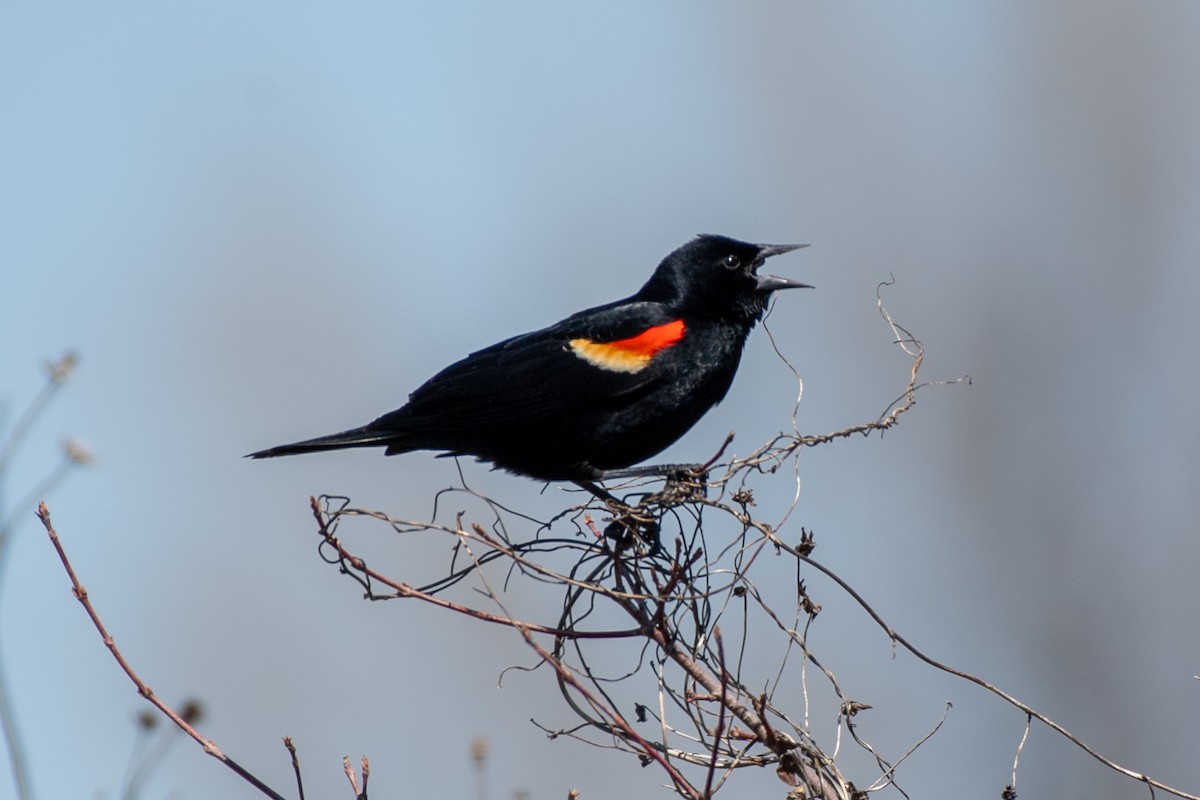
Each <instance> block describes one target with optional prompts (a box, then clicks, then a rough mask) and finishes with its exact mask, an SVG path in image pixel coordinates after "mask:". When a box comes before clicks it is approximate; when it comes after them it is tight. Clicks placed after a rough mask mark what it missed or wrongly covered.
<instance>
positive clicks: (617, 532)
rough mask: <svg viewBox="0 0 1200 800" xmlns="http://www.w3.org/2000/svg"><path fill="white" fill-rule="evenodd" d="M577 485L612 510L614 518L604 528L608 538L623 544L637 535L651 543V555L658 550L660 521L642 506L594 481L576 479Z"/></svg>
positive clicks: (619, 544)
mask: <svg viewBox="0 0 1200 800" xmlns="http://www.w3.org/2000/svg"><path fill="white" fill-rule="evenodd" d="M575 485H576V486H579V487H580V488H581V489H586V490H587V491H589V492H591V493H592V494H593V495H595V497H596V498H597V499H599V500H600V501H602V502H603V503H604V504H605V505H606V506H608V510H609V511H610V512H612V514H613V520H612V522H610V523H608V525H606V526H605V528H604V537H605V538H606V539H612V540H614V541H615V542H616V543H617V545H618V546H621V545H623V544H627V543H629V542H630V541H631V539H632V537H633V536H636V537H638V538H640V539H641V540H642V541H644V542H646V543H648V544H649V545H650V555H654V554H656V553H657V552H658V550H659V543H658V522H656V521H655V520H654V519H653V517H651V516H649V515H648V514H647V512H646V510H645V509H644V508H642V506H638V507H637V508H634V507H633V506H631V505H629V504H628V503H626V502H624V501H623V500H621V499H619V498H618V497H616V496H615V495H613V494H612V493H611V492H608V491H607V490H605V489H604V488H603V487H601V486H599V485H598V484H596V483H595V482H594V481H575Z"/></svg>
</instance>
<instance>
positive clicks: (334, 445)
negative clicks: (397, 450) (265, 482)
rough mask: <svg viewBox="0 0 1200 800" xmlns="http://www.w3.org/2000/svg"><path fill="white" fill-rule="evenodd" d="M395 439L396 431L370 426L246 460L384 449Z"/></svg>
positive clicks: (261, 452)
mask: <svg viewBox="0 0 1200 800" xmlns="http://www.w3.org/2000/svg"><path fill="white" fill-rule="evenodd" d="M395 439H396V432H395V431H382V430H379V429H378V428H372V427H371V426H369V425H368V426H366V427H363V428H354V429H353V430H348V431H342V432H341V433H332V434H330V435H329V436H318V437H317V438H316V439H305V440H304V441H302V442H293V443H291V444H281V445H279V446H278V447H269V448H267V449H266V450H259V451H258V452H257V453H250V454H249V455H247V456H246V458H276V457H278V456H294V455H299V454H300V453H319V452H321V451H322V450H344V449H346V448H350V447H382V446H383V445H386V444H391V443H392V442H394V440H395Z"/></svg>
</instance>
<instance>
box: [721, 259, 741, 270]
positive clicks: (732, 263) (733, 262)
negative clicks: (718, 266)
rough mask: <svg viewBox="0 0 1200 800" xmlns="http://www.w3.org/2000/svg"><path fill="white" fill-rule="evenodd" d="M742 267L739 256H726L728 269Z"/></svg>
mask: <svg viewBox="0 0 1200 800" xmlns="http://www.w3.org/2000/svg"><path fill="white" fill-rule="evenodd" d="M741 265H742V260H741V259H740V258H738V257H737V256H725V267H726V268H727V269H737V268H738V267H740V266H741Z"/></svg>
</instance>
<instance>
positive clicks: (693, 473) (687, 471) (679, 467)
mask: <svg viewBox="0 0 1200 800" xmlns="http://www.w3.org/2000/svg"><path fill="white" fill-rule="evenodd" d="M707 473H708V469H707V465H705V464H650V465H648V466H645V467H629V468H627V469H610V470H606V471H604V472H602V473H600V480H605V481H608V480H624V479H626V478H667V479H671V478H703V477H705V475H706V474H707ZM581 485H582V484H581ZM585 488H586V487H585Z"/></svg>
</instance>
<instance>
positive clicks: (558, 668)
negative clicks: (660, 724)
mask: <svg viewBox="0 0 1200 800" xmlns="http://www.w3.org/2000/svg"><path fill="white" fill-rule="evenodd" d="M463 539H464V542H465V540H466V536H465V534H464V536H463ZM466 550H467V553H468V554H469V555H470V557H471V559H472V561H473V562H474V563H475V569H476V573H477V574H478V575H479V579H480V581H482V583H483V586H484V591H485V592H486V594H487V596H488V597H490V598H491V599H492V601H493V602H495V603H496V605H497V606H499V607H500V610H501V611H503V612H504V614H505V616H506V617H507V618H508V619H512V616H511V615H510V614H509V612H508V610H507V609H506V608H505V607H504V603H503V602H502V601H501V600H500V597H499V596H498V595H497V594H496V592H495V590H493V589H492V587H491V585H490V584H489V583H488V580H487V576H486V575H485V574H484V572H483V566H482V565H481V564H480V563H479V560H478V559H477V558H476V557H475V554H474V552H472V551H471V548H470V546H469V544H468V545H466ZM514 627H516V629H517V631H519V632H520V634H521V636H522V638H524V639H525V643H526V644H528V645H529V646H530V647H531V648H533V650H534V652H536V653H537V654H538V656H540V657H541V659H542V660H543V661H545V662H546V663H547V664H549V665H550V667H551V668H552V669H553V670H554V671H555V672H556V673H557V674H558V677H559V679H560V680H562V681H563V682H564V683H566V684H568V685H570V686H571V687H572V688H574V689H575V691H577V692H579V694H580V695H581V696H582V697H583V698H584V699H585V700H586V701H587V703H588V705H590V706H591V707H592V708H593V709H595V710H596V712H597V713H599V714H602V715H603V716H605V717H608V719H609V720H610V721H611V722H612V724H613V725H614V726H616V727H617V728H619V729H620V731H621V733H622V735H624V736H625V738H626V739H627V740H628V741H631V742H634V743H635V744H636V745H637V746H638V749H639V750H640V751H641V752H642V753H643V755H645V756H646V757H647V758H650V759H652V760H654V761H656V762H658V765H659V766H660V767H662V768H663V769H664V770H665V771H666V773H667V775H668V776H669V777H670V778H671V782H672V783H673V784H674V785H675V788H676V790H677V791H678V792H679V793H680V794H681V795H683V796H684V797H687V798H691V799H692V800H705V796H704V795H702V794H701V793H700V792H699V791H698V790H697V789H696V788H695V787H694V786H692V784H691V783H690V782H689V781H688V780H687V778H685V777H683V774H682V773H680V772H679V770H678V769H676V768H675V765H674V764H672V763H671V762H670V761H668V760H667V759H666V757H665V756H664V755H663V754H662V753H660V752H659V751H658V748H656V747H654V745H652V744H650V743H649V742H647V741H646V740H645V739H643V738H642V737H641V735H640V734H639V733H638V732H637V731H635V730H634V729H633V726H631V725H630V724H629V721H628V720H626V719H625V717H624V715H622V714H621V713H620V712H619V711H617V710H616V709H615V708H611V707H610V706H608V705H606V704H605V703H603V702H601V701H600V699H599V698H597V697H596V696H595V695H594V694H592V692H591V691H589V690H588V688H587V687H586V686H584V685H583V683H582V682H580V681H579V679H577V678H576V677H575V674H574V673H573V672H572V671H571V670H570V669H568V668H567V667H566V665H565V664H563V663H562V662H561V661H560V660H558V659H557V658H555V657H554V655H553V654H552V653H551V652H550V651H548V650H547V649H546V648H544V647H542V646H541V645H540V644H538V643H537V640H536V639H534V638H533V631H532V630H531V629H530V628H528V627H527V626H526V625H525V624H524V623H519V622H515V623H514Z"/></svg>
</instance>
